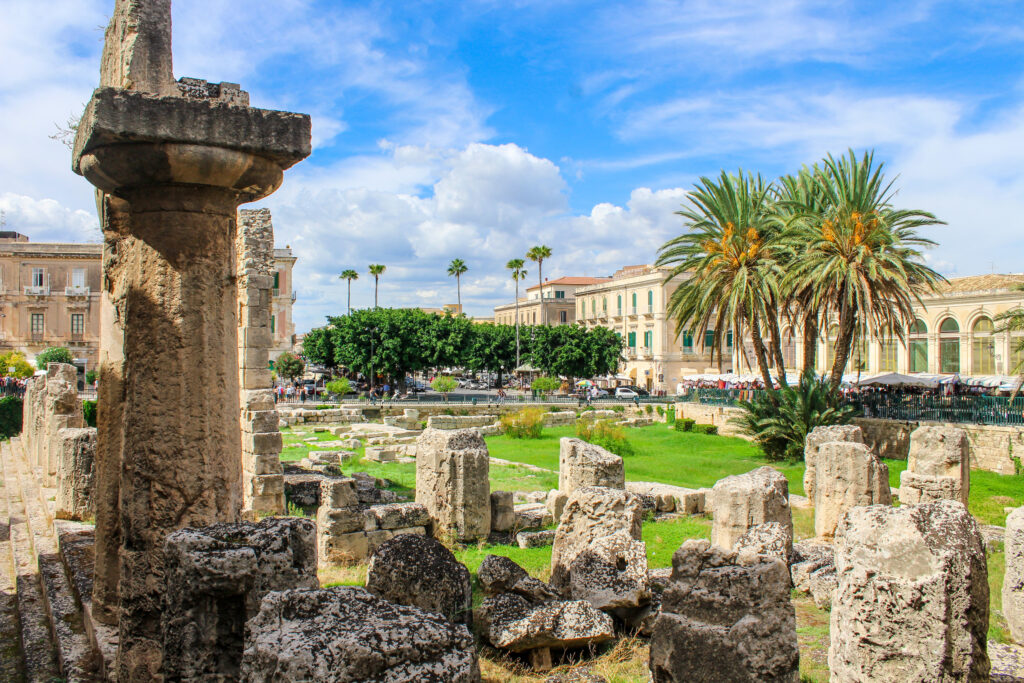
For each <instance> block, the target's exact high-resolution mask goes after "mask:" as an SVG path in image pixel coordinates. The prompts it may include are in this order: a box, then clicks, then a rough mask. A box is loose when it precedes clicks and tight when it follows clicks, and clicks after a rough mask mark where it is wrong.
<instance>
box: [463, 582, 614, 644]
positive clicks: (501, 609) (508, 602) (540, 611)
mask: <svg viewBox="0 0 1024 683" xmlns="http://www.w3.org/2000/svg"><path fill="white" fill-rule="evenodd" d="M477 614H478V617H479V619H480V623H481V625H482V632H483V633H484V635H485V637H486V638H487V640H488V641H490V643H491V644H492V645H494V646H495V647H498V648H502V649H505V650H511V651H513V652H523V651H526V650H534V649H536V648H540V647H558V648H573V647H583V646H584V645H589V644H592V643H602V642H605V641H608V640H611V639H612V638H614V637H615V633H614V628H613V624H612V618H611V617H609V616H608V615H607V614H605V613H604V612H601V611H600V610H596V609H594V608H593V607H591V606H590V604H589V603H587V602H585V601H583V600H574V601H554V602H545V603H542V604H539V605H538V604H533V603H531V602H530V601H528V600H527V599H526V598H524V597H522V596H519V595H512V594H508V593H506V594H503V595H499V596H497V597H493V598H487V599H486V600H484V602H483V605H481V606H480V609H479V611H478V613H477Z"/></svg>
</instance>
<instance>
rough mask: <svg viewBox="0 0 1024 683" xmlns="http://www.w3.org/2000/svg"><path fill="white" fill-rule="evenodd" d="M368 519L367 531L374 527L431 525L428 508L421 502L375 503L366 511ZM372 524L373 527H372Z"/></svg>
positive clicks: (405, 527) (395, 527)
mask: <svg viewBox="0 0 1024 683" xmlns="http://www.w3.org/2000/svg"><path fill="white" fill-rule="evenodd" d="M364 517H365V518H366V520H367V531H371V530H373V529H386V530H389V531H394V530H395V529H407V528H409V527H414V526H419V527H426V526H429V525H430V515H428V514H427V508H425V507H424V506H423V505H421V504H420V503H384V504H383V505H374V506H373V507H370V508H367V509H366V510H365V511H364ZM371 525H372V528H371Z"/></svg>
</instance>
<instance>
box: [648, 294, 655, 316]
mask: <svg viewBox="0 0 1024 683" xmlns="http://www.w3.org/2000/svg"><path fill="white" fill-rule="evenodd" d="M647 312H648V313H654V290H653V289H648V290H647Z"/></svg>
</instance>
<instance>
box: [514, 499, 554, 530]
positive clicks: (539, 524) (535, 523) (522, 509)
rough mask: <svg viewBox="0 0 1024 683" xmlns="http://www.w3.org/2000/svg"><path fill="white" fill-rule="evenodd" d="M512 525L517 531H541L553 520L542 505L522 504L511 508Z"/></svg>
mask: <svg viewBox="0 0 1024 683" xmlns="http://www.w3.org/2000/svg"><path fill="white" fill-rule="evenodd" d="M513 515H514V519H515V521H514V523H513V526H515V528H517V529H543V528H544V527H546V526H548V525H549V524H553V523H554V520H553V519H552V517H551V513H550V512H548V508H547V506H546V505H544V504H543V503H523V504H521V505H516V506H514V507H513Z"/></svg>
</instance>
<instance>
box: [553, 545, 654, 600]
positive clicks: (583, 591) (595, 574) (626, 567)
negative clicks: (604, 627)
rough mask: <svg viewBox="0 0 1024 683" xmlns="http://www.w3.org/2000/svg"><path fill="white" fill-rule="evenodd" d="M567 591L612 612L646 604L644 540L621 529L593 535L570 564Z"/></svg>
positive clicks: (645, 547) (648, 587) (575, 596)
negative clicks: (593, 539)
mask: <svg viewBox="0 0 1024 683" xmlns="http://www.w3.org/2000/svg"><path fill="white" fill-rule="evenodd" d="M569 595H570V597H571V598H572V599H573V600H586V601H587V602H589V603H590V604H591V605H592V606H594V607H596V608H597V609H599V610H603V611H605V612H611V613H614V614H626V613H628V611H630V610H635V609H637V608H639V607H642V606H644V605H646V604H647V603H649V602H650V601H651V587H650V584H649V581H648V575H647V544H646V543H644V542H643V541H637V540H635V539H633V538H632V537H631V536H629V535H628V534H625V533H623V532H618V533H614V534H612V535H610V536H602V537H601V538H598V539H596V540H595V541H594V542H593V543H591V544H590V545H589V546H587V547H586V548H585V549H584V550H582V551H581V552H580V553H579V554H578V555H576V557H575V558H573V560H572V562H571V563H570V565H569Z"/></svg>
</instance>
